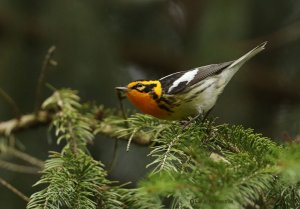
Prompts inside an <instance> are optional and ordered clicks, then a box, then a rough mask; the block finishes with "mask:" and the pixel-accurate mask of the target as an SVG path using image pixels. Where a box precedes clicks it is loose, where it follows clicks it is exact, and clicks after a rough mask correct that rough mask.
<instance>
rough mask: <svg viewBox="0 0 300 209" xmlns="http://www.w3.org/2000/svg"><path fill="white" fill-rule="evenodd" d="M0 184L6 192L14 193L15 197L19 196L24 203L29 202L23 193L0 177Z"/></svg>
mask: <svg viewBox="0 0 300 209" xmlns="http://www.w3.org/2000/svg"><path fill="white" fill-rule="evenodd" d="M0 184H2V186H4V187H6V188H7V189H8V190H10V191H12V192H13V193H15V194H16V195H17V196H19V197H20V198H21V199H22V200H24V201H25V202H29V197H27V196H26V195H25V194H24V193H22V192H21V191H20V190H18V189H17V188H16V187H14V186H13V185H11V184H10V183H8V182H7V181H5V180H4V179H3V178H1V177H0Z"/></svg>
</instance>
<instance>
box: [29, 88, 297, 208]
mask: <svg viewBox="0 0 300 209" xmlns="http://www.w3.org/2000/svg"><path fill="white" fill-rule="evenodd" d="M43 107H44V108H45V109H47V110H48V111H52V112H56V114H55V116H54V118H53V122H52V128H54V129H55V134H56V136H57V142H58V143H62V142H63V143H65V146H64V148H63V149H62V151H61V152H60V153H55V152H52V153H51V154H50V156H49V159H48V160H47V161H46V163H45V168H44V170H43V171H42V177H41V179H40V180H39V181H38V182H37V183H36V185H37V186H39V187H42V189H41V190H40V191H38V192H36V193H34V194H33V195H32V196H31V198H30V202H29V203H28V206H27V208H28V209H33V208H49V209H54V208H55V209H58V208H72V209H77V208H78V209H79V208H87V209H92V208H93V209H94V208H112V209H121V208H124V209H127V208H128V209H129V208H130V209H131V208H133V209H135V208H136V209H159V208H162V209H163V208H172V209H199V208H201V209H202V208H204V209H206V208H207V209H213V208H225V209H227V208H228V209H239V208H270V209H271V208H278V209H279V208H300V166H299V165H300V164H299V162H300V146H299V145H298V144H290V145H285V146H280V145H278V144H276V143H274V142H272V141H271V140H270V139H268V138H266V137H263V136H262V135H260V134H256V133H254V132H253V130H251V129H245V128H243V127H242V126H233V125H227V124H222V125H217V124H216V122H215V121H211V120H206V121H196V122H193V123H191V124H190V125H189V126H188V127H186V128H183V126H182V125H181V124H180V123H179V122H168V121H160V120H158V119H155V118H152V117H150V116H147V115H142V114H134V115H132V116H131V117H130V118H128V119H127V120H126V121H124V120H122V119H121V117H119V116H117V115H115V114H114V112H113V111H106V115H105V116H101V117H102V118H101V119H100V120H97V119H96V118H97V117H95V115H96V116H97V114H98V112H97V111H98V110H99V109H97V107H96V106H95V105H94V106H93V105H91V106H89V108H87V107H86V106H84V105H81V103H80V100H79V97H78V96H77V92H75V91H72V90H69V89H63V90H60V91H56V92H55V93H54V94H53V95H52V96H51V97H50V98H48V99H47V100H46V101H45V102H44V104H43ZM112 127H113V129H112ZM108 128H110V129H112V130H113V132H114V136H118V137H122V138H124V137H127V138H128V140H129V144H130V141H132V140H133V139H134V137H136V136H138V137H144V138H145V139H151V143H152V144H151V150H150V152H149V157H150V158H151V159H152V162H151V163H149V165H148V167H150V168H152V171H151V172H150V173H149V174H148V175H147V176H146V177H145V178H144V179H143V180H141V181H140V182H139V186H138V188H135V189H126V188H124V187H122V186H120V185H117V182H112V181H110V180H108V179H107V178H106V177H107V173H106V171H105V169H104V166H103V165H102V164H101V162H97V161H95V160H94V159H93V158H92V157H91V156H90V155H89V153H88V150H87V148H86V145H87V143H89V142H90V141H92V140H93V138H94V135H95V134H96V133H97V134H101V133H106V134H107V133H108ZM129 144H128V148H129Z"/></svg>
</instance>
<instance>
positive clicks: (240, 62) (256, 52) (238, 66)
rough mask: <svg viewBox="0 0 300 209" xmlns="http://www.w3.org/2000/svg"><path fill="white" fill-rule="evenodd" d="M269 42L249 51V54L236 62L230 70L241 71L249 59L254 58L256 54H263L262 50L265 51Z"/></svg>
mask: <svg viewBox="0 0 300 209" xmlns="http://www.w3.org/2000/svg"><path fill="white" fill-rule="evenodd" d="M267 43H268V42H267V41H265V42H263V43H261V44H259V45H258V46H257V47H255V48H254V49H252V50H251V51H249V52H248V53H247V54H245V55H244V56H242V57H240V58H239V59H237V60H235V61H234V62H233V63H232V64H231V65H230V66H229V67H228V68H236V67H237V69H239V68H240V67H241V66H242V65H243V64H244V63H245V62H247V61H248V60H249V59H251V58H252V57H254V56H255V55H256V54H258V53H259V52H261V51H262V50H264V49H265V46H266V44H267Z"/></svg>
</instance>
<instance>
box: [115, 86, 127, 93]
mask: <svg viewBox="0 0 300 209" xmlns="http://www.w3.org/2000/svg"><path fill="white" fill-rule="evenodd" d="M115 89H116V90H118V91H123V92H128V91H130V89H129V88H127V87H115Z"/></svg>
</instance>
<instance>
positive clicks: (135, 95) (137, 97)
mask: <svg viewBox="0 0 300 209" xmlns="http://www.w3.org/2000/svg"><path fill="white" fill-rule="evenodd" d="M127 97H128V99H129V100H130V101H131V102H132V104H134V105H135V106H136V107H137V108H138V109H139V110H140V111H142V112H143V113H146V114H148V115H152V116H154V117H156V118H160V119H165V118H166V117H168V115H169V114H170V113H169V112H167V111H165V110H163V109H161V108H160V107H159V106H158V104H157V103H156V101H155V100H154V99H153V98H152V96H151V95H149V94H147V93H141V92H139V91H136V90H131V91H129V92H127Z"/></svg>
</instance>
